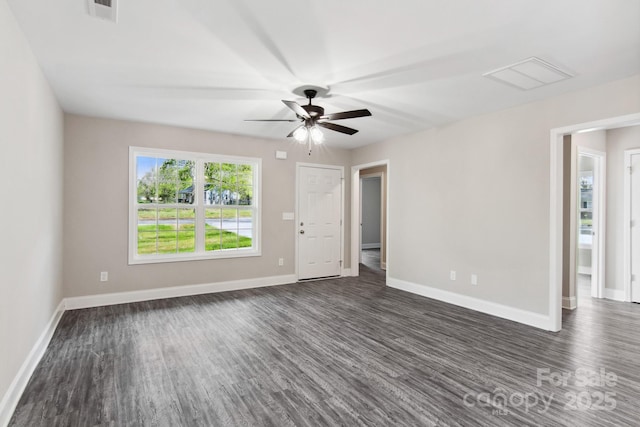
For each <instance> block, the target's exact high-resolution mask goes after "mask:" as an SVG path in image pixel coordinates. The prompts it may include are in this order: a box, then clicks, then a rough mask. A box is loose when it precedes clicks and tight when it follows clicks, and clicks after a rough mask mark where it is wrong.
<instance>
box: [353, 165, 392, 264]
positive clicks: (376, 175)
mask: <svg viewBox="0 0 640 427" xmlns="http://www.w3.org/2000/svg"><path fill="white" fill-rule="evenodd" d="M384 175H385V174H384V172H376V173H368V174H364V175H360V226H361V229H360V233H358V234H359V235H360V246H359V247H360V249H359V250H358V260H359V262H362V257H361V254H362V180H364V179H367V178H380V251H381V252H380V253H381V254H382V247H383V246H384V245H385V243H386V238H385V236H384V222H383V221H384V219H383V215H382V213H383V212H384ZM380 268H382V259H380Z"/></svg>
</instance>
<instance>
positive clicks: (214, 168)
mask: <svg viewBox="0 0 640 427" xmlns="http://www.w3.org/2000/svg"><path fill="white" fill-rule="evenodd" d="M204 178H205V183H208V184H212V185H214V186H216V187H217V186H219V185H220V182H222V178H221V168H220V163H211V162H205V164H204Z"/></svg>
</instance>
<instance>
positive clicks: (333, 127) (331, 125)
mask: <svg viewBox="0 0 640 427" xmlns="http://www.w3.org/2000/svg"><path fill="white" fill-rule="evenodd" d="M317 125H318V126H322V127H323V128H327V129H330V130H334V131H336V132H340V133H346V134H347V135H353V134H354V133H356V132H358V131H357V129H351V128H348V127H346V126H340V125H337V124H335V123H327V122H318V123H317Z"/></svg>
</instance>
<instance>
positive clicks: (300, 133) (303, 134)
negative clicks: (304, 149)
mask: <svg viewBox="0 0 640 427" xmlns="http://www.w3.org/2000/svg"><path fill="white" fill-rule="evenodd" d="M307 136H309V131H308V130H307V128H306V127H305V126H301V127H299V128H298V129H296V130H295V132H293V138H294V139H295V140H296V141H298V142H300V143H303V142H305V141H306V139H307Z"/></svg>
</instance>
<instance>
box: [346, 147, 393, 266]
mask: <svg viewBox="0 0 640 427" xmlns="http://www.w3.org/2000/svg"><path fill="white" fill-rule="evenodd" d="M376 166H386V167H387V173H386V176H385V179H386V182H384V188H386V189H387V204H386V209H385V211H386V212H385V218H384V224H385V225H386V227H387V231H386V233H384V241H385V244H386V265H385V267H386V270H385V275H386V277H387V278H388V277H389V254H390V253H391V245H390V243H391V242H390V241H389V216H390V212H389V200H390V197H389V195H390V190H389V188H390V187H391V162H390V161H389V160H388V159H387V160H379V161H376V162H370V163H363V164H359V165H355V166H351V276H359V275H360V240H361V236H360V170H361V169H369V168H373V167H376ZM381 222H382V221H381Z"/></svg>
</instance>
